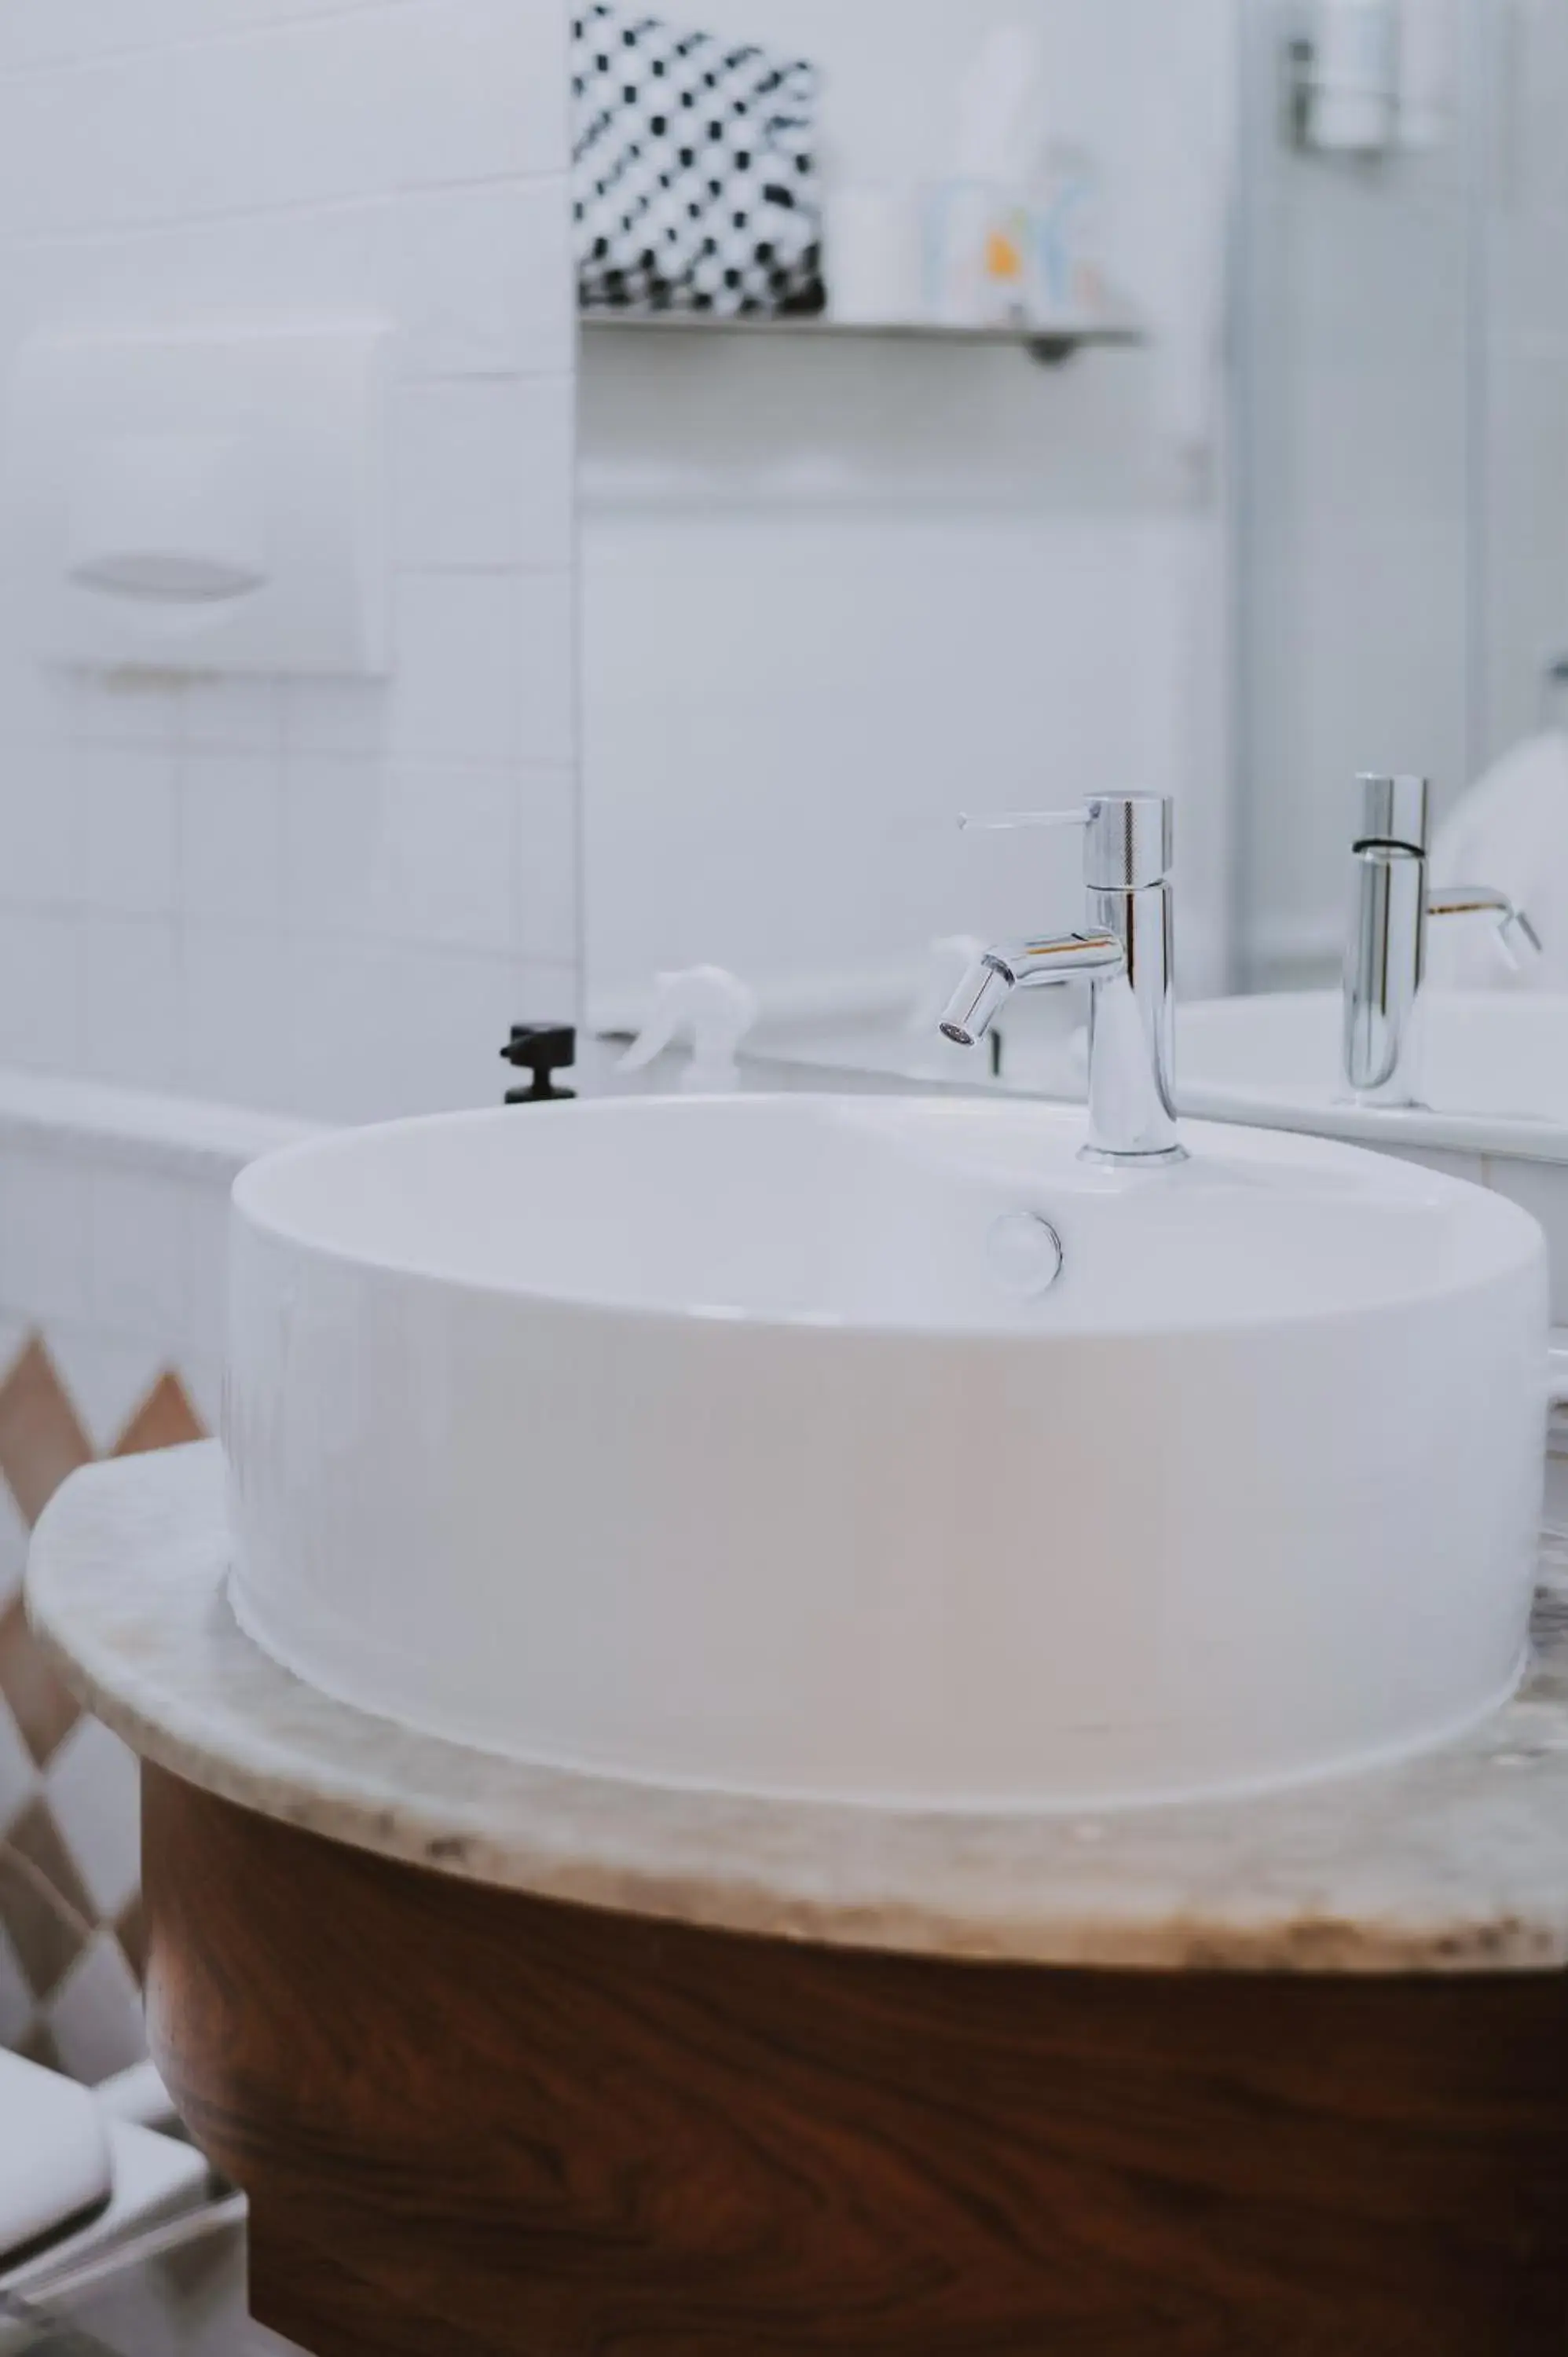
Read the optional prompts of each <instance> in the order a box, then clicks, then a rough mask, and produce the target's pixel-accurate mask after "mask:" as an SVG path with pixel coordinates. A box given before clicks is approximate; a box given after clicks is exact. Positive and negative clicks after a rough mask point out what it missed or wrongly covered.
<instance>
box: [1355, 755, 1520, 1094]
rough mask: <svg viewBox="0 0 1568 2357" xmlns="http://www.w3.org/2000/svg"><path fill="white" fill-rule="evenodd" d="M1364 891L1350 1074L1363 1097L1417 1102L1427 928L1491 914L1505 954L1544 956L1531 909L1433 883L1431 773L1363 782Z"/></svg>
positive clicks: (1360, 877)
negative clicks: (1429, 862)
mask: <svg viewBox="0 0 1568 2357" xmlns="http://www.w3.org/2000/svg"><path fill="white" fill-rule="evenodd" d="M1356 792H1357V797H1358V820H1357V834H1356V845H1355V857H1356V897H1355V904H1354V908H1353V910H1352V914H1351V920H1350V942H1349V950H1348V956H1347V958H1346V963H1345V1079H1346V1082H1347V1084H1348V1087H1349V1089H1350V1092H1351V1093H1352V1095H1354V1096H1355V1097H1356V1099H1357V1100H1358V1102H1359V1103H1362V1104H1369V1105H1388V1106H1400V1105H1415V1104H1419V1103H1420V1102H1421V1099H1420V1096H1419V1094H1418V1086H1419V1082H1420V1068H1421V1029H1422V1025H1421V1013H1422V1002H1423V997H1424V995H1425V990H1426V952H1427V935H1428V931H1429V929H1430V927H1431V925H1432V923H1433V921H1434V920H1438V919H1443V918H1447V917H1477V916H1488V917H1491V918H1494V919H1495V920H1496V921H1497V927H1498V937H1499V939H1500V942H1501V943H1502V947H1503V949H1504V951H1505V952H1506V953H1507V954H1508V955H1509V957H1511V958H1513V959H1514V960H1515V961H1516V962H1517V961H1518V960H1519V958H1520V954H1521V953H1523V952H1530V953H1533V954H1534V955H1536V956H1539V955H1540V954H1541V938H1540V935H1539V934H1538V933H1537V932H1536V930H1535V927H1534V926H1533V925H1532V924H1531V923H1530V919H1529V917H1528V916H1526V914H1525V912H1524V910H1523V909H1520V908H1518V907H1516V905H1515V904H1514V902H1513V901H1512V900H1510V899H1509V897H1508V895H1507V893H1506V892H1498V891H1495V890H1494V889H1493V888H1492V887H1491V886H1490V885H1487V884H1478V885H1469V884H1455V885H1449V886H1447V887H1446V888H1441V889H1439V890H1437V891H1434V890H1433V889H1432V888H1431V887H1430V886H1429V884H1428V882H1427V856H1428V853H1427V845H1428V828H1429V824H1430V818H1431V804H1432V796H1431V789H1430V787H1429V785H1428V782H1427V780H1425V779H1424V778H1381V777H1363V778H1358V780H1356Z"/></svg>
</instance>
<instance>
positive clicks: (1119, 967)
mask: <svg viewBox="0 0 1568 2357" xmlns="http://www.w3.org/2000/svg"><path fill="white" fill-rule="evenodd" d="M961 824H962V825H964V826H966V827H984V828H993V829H1002V828H1013V827H1057V826H1080V827H1082V828H1083V829H1084V884H1085V888H1086V890H1087V892H1088V896H1089V901H1088V916H1087V922H1086V925H1085V928H1084V930H1083V931H1081V932H1076V933H1056V934H1047V935H1044V936H1042V937H1041V938H1040V939H1039V940H1037V941H1026V942H1004V943H1003V944H1001V945H1000V946H998V947H996V948H994V949H990V950H987V951H986V952H985V954H984V956H983V958H981V959H980V961H979V962H978V963H977V964H976V965H975V966H973V967H972V970H971V971H970V973H969V974H966V975H965V976H964V979H963V982H962V985H961V987H960V989H959V991H958V993H957V995H956V996H955V997H954V999H953V1001H952V1004H951V1005H950V1006H949V1008H948V1011H947V1013H946V1015H945V1016H944V1017H943V1018H942V1025H941V1028H942V1032H943V1035H944V1037H946V1038H947V1039H952V1040H956V1041H957V1043H958V1045H959V1046H960V1047H962V1048H973V1047H978V1046H979V1044H980V1042H981V1041H982V1040H983V1039H984V1038H985V1036H986V1034H987V1032H988V1031H989V1030H990V1029H991V1027H992V1025H993V1023H994V1022H995V1020H996V1018H997V1017H998V1015H1000V1013H1001V1011H1002V1009H1003V1007H1004V1006H1005V1005H1006V1003H1007V1001H1008V999H1009V998H1010V997H1011V996H1012V995H1013V993H1014V992H1015V990H1044V989H1049V988H1052V987H1055V986H1056V985H1060V984H1062V983H1068V982H1075V981H1087V982H1088V983H1089V984H1090V1028H1089V1143H1088V1146H1086V1147H1085V1149H1084V1152H1085V1156H1086V1158H1087V1159H1089V1160H1090V1161H1095V1162H1103V1163H1107V1164H1112V1165H1129V1166H1131V1165H1145V1166H1146V1165H1153V1164H1161V1163H1172V1162H1183V1161H1185V1160H1186V1159H1187V1155H1186V1150H1185V1148H1184V1147H1183V1146H1182V1143H1181V1139H1180V1136H1179V1135H1178V1134H1177V1130H1176V1109H1175V1093H1174V1080H1175V1066H1176V1040H1175V955H1174V940H1175V920H1174V911H1173V906H1172V894H1171V881H1170V876H1171V858H1172V839H1173V834H1174V811H1173V806H1172V804H1171V803H1170V802H1169V801H1168V800H1166V799H1165V798H1163V797H1161V796H1158V795H1154V794H1123V795H1106V796H1103V797H1100V798H1097V799H1096V800H1094V801H1092V802H1089V803H1087V804H1086V806H1085V807H1084V808H1083V809H1082V810H1081V811H1062V812H1042V813H1019V814H1015V815H1011V816H1006V817H1001V818H978V819H964V820H962V821H961Z"/></svg>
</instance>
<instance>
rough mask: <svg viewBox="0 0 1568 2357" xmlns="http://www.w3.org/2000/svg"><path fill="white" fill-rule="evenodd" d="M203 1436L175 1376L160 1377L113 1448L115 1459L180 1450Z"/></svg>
mask: <svg viewBox="0 0 1568 2357" xmlns="http://www.w3.org/2000/svg"><path fill="white" fill-rule="evenodd" d="M206 1437H207V1436H206V1433H205V1432H204V1431H203V1429H202V1426H201V1425H200V1423H199V1421H198V1418H197V1415H196V1411H195V1409H194V1408H193V1407H192V1406H191V1405H190V1402H189V1400H188V1398H187V1397H186V1393H185V1386H184V1384H183V1383H181V1382H180V1380H179V1377H178V1376H177V1375H168V1374H166V1375H161V1376H160V1377H159V1378H158V1381H157V1382H156V1383H155V1384H154V1385H153V1388H152V1390H151V1391H150V1392H149V1393H148V1394H147V1396H146V1398H145V1400H144V1401H143V1402H142V1405H141V1406H140V1407H139V1408H138V1409H137V1410H136V1413H135V1415H134V1416H133V1417H132V1418H131V1421H130V1423H129V1424H128V1425H127V1426H125V1429H124V1432H123V1433H122V1434H121V1435H120V1437H119V1439H118V1440H117V1441H116V1442H115V1444H114V1451H113V1453H114V1455H115V1456H116V1457H144V1456H145V1455H146V1454H147V1453H148V1452H149V1451H150V1450H152V1449H155V1448H185V1447H186V1446H187V1445H188V1443H189V1442H190V1441H193V1440H204V1439H205V1438H206Z"/></svg>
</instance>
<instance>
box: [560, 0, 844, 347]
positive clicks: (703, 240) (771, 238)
mask: <svg viewBox="0 0 1568 2357" xmlns="http://www.w3.org/2000/svg"><path fill="white" fill-rule="evenodd" d="M573 37H574V38H573V69H572V88H573V92H574V96H575V102H576V110H577V113H576V124H577V127H576V147H575V185H574V192H573V193H574V210H575V220H576V231H577V270H578V285H579V294H580V300H581V303H582V307H583V308H584V309H585V310H597V311H606V310H607V311H693V312H708V313H711V314H713V315H714V316H715V317H740V316H742V315H744V314H746V313H753V314H762V315H768V314H781V313H789V312H797V313H799V312H803V311H820V310H821V309H822V307H823V301H824V296H823V288H822V203H821V197H820V193H819V189H818V183H817V164H816V153H815V149H816V137H817V122H816V117H817V104H818V99H819V95H820V91H821V86H822V77H821V75H820V73H819V72H818V70H817V68H816V67H815V66H813V65H811V64H810V63H808V62H806V61H805V60H803V59H790V58H786V57H783V56H780V55H777V54H775V53H774V52H772V51H770V50H768V49H764V48H757V47H755V46H749V45H748V46H741V47H736V45H735V44H734V43H732V42H729V41H724V40H720V39H718V38H716V37H715V36H714V35H713V34H710V33H701V32H682V31H679V30H677V29H676V28H675V27H671V26H670V25H666V24H662V23H660V20H659V19H658V18H657V17H653V16H641V15H639V14H637V13H635V12H634V11H632V10H630V9H628V8H624V7H622V6H620V5H617V0H596V5H591V6H588V7H585V8H584V9H583V11H582V13H581V15H580V16H578V17H577V18H576V20H575V23H574V27H573Z"/></svg>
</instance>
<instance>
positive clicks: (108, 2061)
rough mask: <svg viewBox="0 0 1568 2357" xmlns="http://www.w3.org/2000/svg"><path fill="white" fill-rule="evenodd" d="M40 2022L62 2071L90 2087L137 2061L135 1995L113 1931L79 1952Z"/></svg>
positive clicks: (140, 2053)
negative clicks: (50, 2038) (55, 2049)
mask: <svg viewBox="0 0 1568 2357" xmlns="http://www.w3.org/2000/svg"><path fill="white" fill-rule="evenodd" d="M44 2018H45V2019H46V2021H47V2022H48V2027H49V2029H50V2032H51V2033H52V2035H53V2038H54V2041H55V2044H56V2046H57V2047H58V2048H59V2059H60V2061H61V2063H62V2064H63V2066H64V2068H65V2069H66V2071H67V2072H69V2073H70V2076H71V2078H73V2079H81V2080H82V2081H83V2082H84V2083H86V2084H87V2085H88V2086H90V2087H95V2086H96V2085H97V2084H98V2083H99V2081H100V2080H101V2079H108V2078H111V2077H113V2073H114V2072H116V2071H128V2070H129V2069H130V2068H131V2065H132V2064H133V2063H134V2062H140V2061H142V2060H143V2058H144V2057H145V2053H146V2050H147V2041H146V2034H145V2030H144V2029H143V2025H142V1999H141V1992H140V1991H139V1990H138V1988H137V1986H136V1984H135V1982H134V1979H133V1978H132V1975H131V1967H130V1966H129V1964H127V1963H126V1962H125V1958H124V1953H122V1951H121V1948H120V1943H119V1942H118V1941H117V1940H116V1939H115V1937H114V1934H113V1932H100V1933H99V1934H98V1937H97V1938H96V1939H95V1940H93V1941H92V1942H91V1943H90V1944H89V1945H88V1946H87V1947H86V1948H84V1949H83V1950H82V1952H81V1955H80V1956H78V1958H77V1960H76V1962H75V1964H73V1965H72V1966H71V1968H70V1972H69V1973H68V1974H67V1975H66V1976H65V1979H64V1980H63V1981H62V1982H61V1983H60V1985H59V1988H58V1989H57V1990H56V1991H55V1993H54V1995H53V1996H51V1997H50V1999H49V2001H48V2006H47V2007H45V2013H44Z"/></svg>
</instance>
